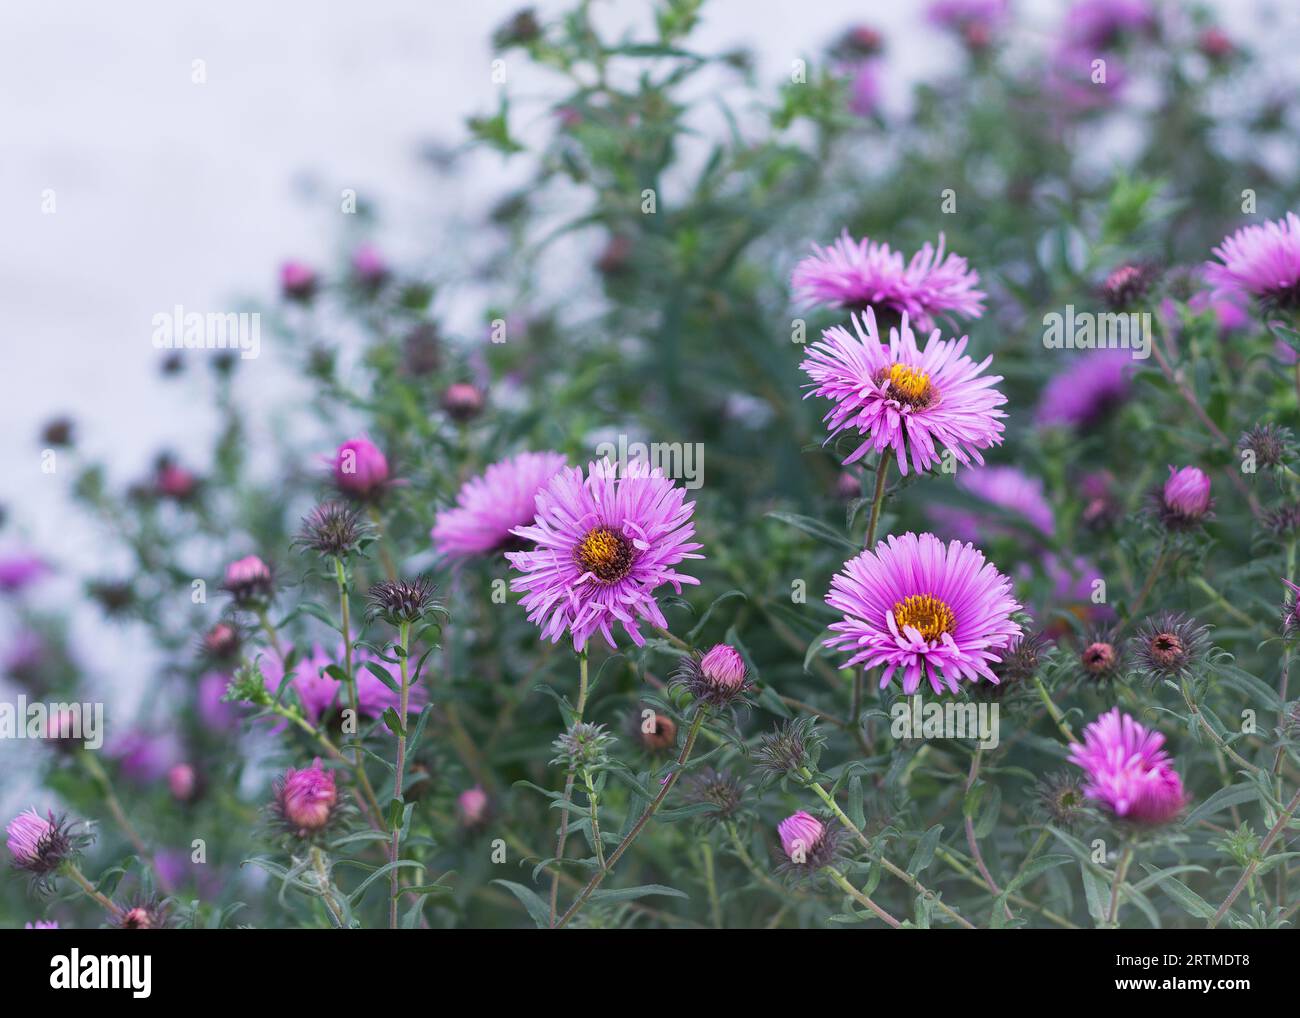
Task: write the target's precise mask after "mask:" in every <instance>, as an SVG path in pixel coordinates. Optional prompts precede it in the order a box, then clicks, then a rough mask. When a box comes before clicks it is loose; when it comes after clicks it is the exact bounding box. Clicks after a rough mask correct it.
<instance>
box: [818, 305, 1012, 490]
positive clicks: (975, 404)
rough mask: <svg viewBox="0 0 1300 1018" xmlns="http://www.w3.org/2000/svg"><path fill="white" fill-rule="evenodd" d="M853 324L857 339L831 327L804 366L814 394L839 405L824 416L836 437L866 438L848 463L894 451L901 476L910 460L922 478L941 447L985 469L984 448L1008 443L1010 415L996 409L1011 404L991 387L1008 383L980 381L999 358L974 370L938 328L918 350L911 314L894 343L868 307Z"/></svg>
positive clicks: (960, 344)
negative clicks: (1006, 426)
mask: <svg viewBox="0 0 1300 1018" xmlns="http://www.w3.org/2000/svg"><path fill="white" fill-rule="evenodd" d="M864 321H865V325H866V331H865V332H864V331H863V323H864ZM852 323H853V328H854V331H855V332H856V334H857V335H856V336H854V335H852V334H850V333H849V331H848V330H847V329H845V328H843V327H842V326H838V325H837V326H834V327H832V328H830V329H827V330H826V331H825V332H823V333H822V338H821V339H820V340H818V341H817V342H816V343H813V344H812V345H811V346H810V347H809V348H808V356H807V357H806V358H805V360H804V362H803V363H802V364H800V365H799V367H800V368H801V369H802V370H803V371H804V372H805V373H806V374H807V375H808V377H809V378H811V379H812V382H811V383H810V385H809V388H810V389H811V390H812V391H811V393H810V395H816V396H824V397H826V398H828V399H830V400H833V401H834V405H833V406H832V407H831V409H830V410H829V411H828V412H827V414H826V417H825V418H824V420H825V421H826V424H827V426H828V427H829V428H830V432H831V438H832V439H833V438H835V437H836V436H837V435H839V434H840V433H841V432H843V431H849V430H854V431H856V432H857V433H858V434H859V435H861V436H863V437H865V439H866V441H864V442H863V443H862V444H861V445H860V446H858V448H857V449H856V450H855V451H854V452H853V453H852V454H851V455H850V456H849V457H848V458H847V459H846V460H845V461H844V463H845V465H848V464H850V463H854V462H856V461H857V460H859V459H861V458H862V457H863V456H865V455H866V454H867V453H869V452H871V451H872V450H873V449H874V450H875V451H876V452H878V453H881V454H882V455H883V454H884V452H885V450H887V449H892V450H893V452H894V455H895V456H896V458H897V460H898V468H899V470H900V471H901V472H902V473H903V474H906V473H907V471H908V459H909V454H910V459H911V463H912V465H913V466H914V467H915V468H916V470H917V471H918V472H924V471H926V470H928V469H929V468H930V466H931V465H932V464H934V463H937V462H938V461H939V459H940V453H939V450H938V447H940V446H942V447H943V448H945V449H947V450H948V451H949V452H951V453H952V454H953V456H954V457H955V458H956V459H957V461H958V462H959V463H962V464H963V465H969V464H970V462H971V460H974V461H975V462H976V463H980V464H983V462H984V458H983V457H982V456H981V455H980V452H979V450H981V449H987V448H989V447H990V446H993V445H1001V444H1002V432H1003V424H1002V418H1004V417H1006V414H1005V413H1004V412H1003V411H1001V410H999V409H998V407H1000V406H1001V405H1002V404H1003V403H1005V402H1006V401H1007V398H1006V397H1005V396H1004V395H1002V393H1000V392H998V391H997V390H996V389H994V388H993V385H994V384H996V383H997V382H1000V381H1002V378H1001V376H1000V375H989V376H987V377H981V372H983V371H984V369H985V368H987V367H988V366H989V364H990V363H991V362H992V360H993V358H991V357H986V358H985V359H984V360H983V361H982V362H981V363H979V364H976V363H975V362H974V361H973V360H971V358H969V357H967V356H966V355H965V353H964V351H965V349H966V343H967V340H966V338H965V337H963V338H961V339H950V340H942V339H940V338H939V330H938V329H935V330H934V331H933V332H932V333H931V334H930V338H929V340H928V341H927V342H926V344H925V348H924V349H923V350H922V349H920V348H919V347H918V346H917V344H916V336H915V335H914V334H913V332H912V329H911V327H910V326H909V325H908V321H907V315H906V313H905V314H904V315H903V319H902V321H901V322H900V324H899V327H898V328H896V329H891V330H890V332H889V342H888V344H884V343H882V342H881V339H880V333H879V332H878V331H877V329H876V316H875V312H874V311H872V310H871V309H870V308H868V309H867V312H866V316H865V319H860V318H859V317H858V316H857V315H854V316H852Z"/></svg>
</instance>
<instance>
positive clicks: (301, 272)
mask: <svg viewBox="0 0 1300 1018" xmlns="http://www.w3.org/2000/svg"><path fill="white" fill-rule="evenodd" d="M317 283H318V280H317V278H316V270H315V269H313V268H312V267H311V266H310V265H307V264H306V263H304V262H298V261H287V262H285V263H284V264H283V265H281V266H280V291H281V292H282V293H283V294H284V295H285V296H286V297H287V298H289V299H290V300H297V301H308V300H311V298H312V297H313V296H315V294H316V286H317Z"/></svg>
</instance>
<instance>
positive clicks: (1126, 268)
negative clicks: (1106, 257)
mask: <svg viewBox="0 0 1300 1018" xmlns="http://www.w3.org/2000/svg"><path fill="white" fill-rule="evenodd" d="M1158 275H1159V272H1158V271H1157V269H1156V268H1155V266H1154V265H1147V264H1125V265H1121V266H1119V267H1118V268H1116V269H1113V270H1112V271H1111V273H1110V274H1109V275H1108V276H1107V277H1106V279H1105V281H1104V282H1103V283H1102V284H1101V298H1102V300H1104V301H1105V302H1106V306H1107V307H1108V308H1110V309H1111V310H1112V311H1126V310H1128V309H1129V308H1131V307H1133V305H1135V304H1137V303H1138V302H1139V301H1140V300H1141V299H1142V298H1143V297H1145V296H1146V295H1147V292H1148V291H1149V290H1150V289H1151V284H1152V283H1154V282H1155V281H1156V277H1157V276H1158Z"/></svg>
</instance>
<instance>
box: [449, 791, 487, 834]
mask: <svg viewBox="0 0 1300 1018" xmlns="http://www.w3.org/2000/svg"><path fill="white" fill-rule="evenodd" d="M456 808H457V809H458V810H459V811H460V822H461V823H462V824H464V825H465V826H466V827H478V826H479V825H480V824H482V823H483V821H484V820H486V819H487V813H488V795H487V792H485V791H483V789H482V788H480V787H479V786H478V785H475V786H474V787H473V788H467V789H465V791H463V792H461V793H460V795H458V796H457V797H456Z"/></svg>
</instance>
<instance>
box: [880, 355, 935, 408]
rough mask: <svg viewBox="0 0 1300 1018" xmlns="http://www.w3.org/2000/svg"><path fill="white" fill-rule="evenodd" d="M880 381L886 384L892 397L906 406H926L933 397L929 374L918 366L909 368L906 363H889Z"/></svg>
mask: <svg viewBox="0 0 1300 1018" xmlns="http://www.w3.org/2000/svg"><path fill="white" fill-rule="evenodd" d="M882 381H885V382H886V383H887V384H888V388H889V395H890V396H891V397H892V398H894V399H896V400H898V401H899V402H900V403H906V404H907V405H908V406H914V407H921V406H927V405H928V404H929V403H930V401H931V400H932V399H933V398H934V390H933V389H932V388H931V386H930V376H929V375H927V374H926V373H925V372H924V371H921V370H920V369H918V368H909V367H908V366H907V365H906V364H892V365H890V368H889V373H888V374H887V375H886V376H885V377H884V378H883V379H882Z"/></svg>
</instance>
